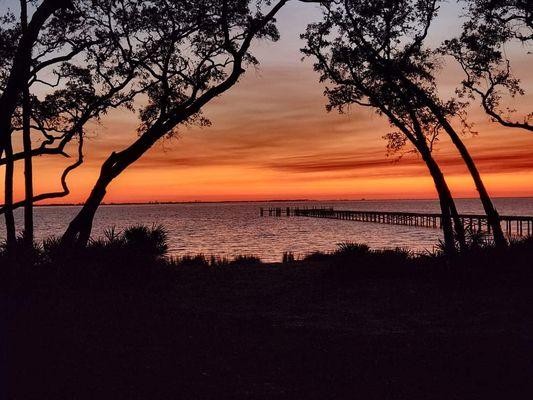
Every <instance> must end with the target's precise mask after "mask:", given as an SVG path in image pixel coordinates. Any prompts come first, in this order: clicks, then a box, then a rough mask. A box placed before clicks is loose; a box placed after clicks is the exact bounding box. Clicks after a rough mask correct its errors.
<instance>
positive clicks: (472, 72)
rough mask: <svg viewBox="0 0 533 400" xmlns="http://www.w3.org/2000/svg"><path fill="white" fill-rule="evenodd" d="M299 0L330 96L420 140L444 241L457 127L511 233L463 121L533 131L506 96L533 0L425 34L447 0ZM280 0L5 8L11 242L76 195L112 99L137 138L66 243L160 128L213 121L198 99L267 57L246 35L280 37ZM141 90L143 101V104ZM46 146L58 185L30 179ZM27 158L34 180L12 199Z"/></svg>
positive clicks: (461, 151)
mask: <svg viewBox="0 0 533 400" xmlns="http://www.w3.org/2000/svg"><path fill="white" fill-rule="evenodd" d="M294 1H296V0H294ZM300 2H302V3H319V4H320V8H321V9H322V12H323V16H322V20H321V21H320V22H318V23H313V24H310V25H309V26H308V28H307V31H306V32H303V33H302V38H303V39H304V40H305V42H306V45H305V47H304V48H303V49H302V52H303V54H304V55H305V56H307V57H310V58H312V59H314V60H315V69H316V71H317V72H318V73H319V74H320V79H321V80H322V81H323V82H326V84H327V85H328V89H327V90H326V96H327V98H328V100H329V104H328V110H333V109H338V110H339V111H341V112H342V111H343V110H345V109H346V108H347V107H349V106H351V105H357V106H361V107H370V108H372V109H374V110H375V111H376V112H377V113H378V114H379V115H382V116H383V117H385V118H387V119H388V120H389V122H390V124H391V127H393V128H394V131H393V132H391V133H389V134H387V135H386V139H387V140H388V146H387V148H388V150H389V151H390V152H402V151H407V150H406V149H405V147H406V146H409V149H411V150H415V151H416V152H418V153H419V154H420V156H421V158H422V160H423V161H424V163H425V164H426V166H427V168H428V172H429V174H430V175H431V177H432V179H433V182H434V184H435V189H436V192H437V194H438V197H439V200H440V207H441V212H442V215H443V229H444V242H445V252H446V253H447V254H448V255H451V254H453V253H456V252H457V251H460V250H463V249H465V248H466V247H467V245H468V244H467V240H466V238H465V232H464V227H463V226H462V224H461V221H460V220H459V218H458V211H457V207H456V205H455V201H454V199H453V196H452V193H451V191H450V188H449V186H448V183H447V181H446V177H445V176H444V174H443V172H442V170H441V168H440V166H439V164H438V162H437V161H436V159H435V158H434V157H433V149H434V146H435V145H436V144H437V142H438V140H439V136H441V135H446V136H448V137H449V138H450V140H451V141H452V143H453V144H454V146H455V147H456V149H457V154H458V157H460V158H461V159H462V160H463V161H464V163H465V166H466V167H467V169H468V171H469V172H470V174H471V176H472V180H473V183H474V186H475V188H476V189H477V191H478V193H479V197H480V200H481V202H482V204H483V208H484V210H485V213H486V215H487V218H488V221H489V223H490V225H491V228H492V233H493V240H494V243H495V245H496V246H497V247H500V248H505V247H506V246H507V244H508V243H507V238H506V237H505V236H504V234H503V232H502V229H501V226H500V220H499V215H498V211H497V210H496V208H495V206H494V204H493V203H492V201H491V198H490V196H489V193H488V190H487V189H486V187H485V185H484V183H483V179H482V177H481V174H480V172H479V170H478V168H477V166H476V163H475V160H474V159H473V158H472V156H471V155H470V152H469V150H468V148H467V147H466V146H465V144H464V143H463V141H462V139H461V133H462V132H463V131H464V130H468V128H469V127H470V124H469V122H468V114H467V111H468V106H469V105H470V104H476V103H477V104H479V105H480V106H481V107H482V108H483V109H484V110H485V112H486V113H487V115H488V116H490V118H491V119H492V120H493V121H494V122H495V123H499V124H501V125H502V126H504V127H509V128H519V129H520V130H525V131H531V124H530V117H531V115H524V116H519V115H515V114H513V113H510V112H508V110H504V109H503V108H504V105H505V100H506V98H508V97H516V96H521V95H523V94H524V90H523V89H522V88H521V86H520V81H519V80H518V79H517V78H516V77H514V76H513V74H512V68H511V62H510V60H508V59H507V56H506V52H505V51H504V49H505V47H506V46H508V45H513V44H514V43H520V44H521V45H524V46H526V45H529V44H531V40H532V38H533V36H532V24H531V21H532V16H531V15H532V12H531V6H530V5H529V2H523V1H498V2H493V1H484V0H483V1H481V0H479V1H478V0H469V1H466V2H458V6H459V7H462V9H463V14H464V24H463V27H462V31H461V32H459V33H458V34H457V37H450V38H449V39H448V40H446V41H445V42H443V43H442V44H440V45H438V46H434V45H432V43H430V40H429V39H428V38H429V36H430V31H431V28H432V26H433V25H434V23H435V21H437V20H438V18H439V8H440V5H441V3H442V2H441V1H439V0H398V1H389V0H380V1H355V0H353V1H352V0H344V1H340V0H337V1H318V0H317V1H313V0H300ZM287 3H289V0H278V1H272V0H259V1H250V0H239V1H226V0H202V1H194V2H183V1H177V0H152V1H136V0H131V1H126V2H113V1H108V0H92V1H83V0H72V1H68V0H65V1H61V0H43V1H27V0H20V7H19V8H18V9H13V10H9V11H6V12H5V13H4V15H2V17H1V18H2V26H1V28H0V56H1V60H2V61H1V66H0V91H1V96H0V165H2V166H3V167H4V175H5V179H4V204H3V206H2V208H1V212H2V213H3V214H4V218H5V225H6V235H5V237H6V249H7V250H8V252H11V253H13V255H14V256H15V258H16V255H15V253H16V252H20V251H22V252H24V251H26V252H27V251H29V249H30V248H31V247H32V246H33V242H34V237H33V227H34V226H33V225H34V220H33V206H34V204H36V203H39V202H42V201H45V200H48V199H53V198H61V197H65V196H67V195H69V194H70V189H69V186H68V177H69V174H70V173H71V172H72V171H73V170H75V169H76V168H78V167H80V166H81V165H82V164H83V160H84V138H85V135H86V133H87V132H86V131H87V129H88V124H89V123H91V122H94V121H98V120H99V119H100V118H101V117H102V116H104V115H105V114H106V113H109V112H112V110H114V109H117V108H126V109H129V110H131V111H132V112H133V111H136V110H138V119H139V125H138V136H137V138H136V139H135V140H133V141H132V142H131V143H130V144H129V145H128V146H127V147H125V148H124V149H122V150H120V151H118V152H113V153H111V154H109V156H108V157H107V158H106V159H105V161H104V162H103V163H102V165H101V169H100V173H99V176H98V178H97V180H96V182H95V183H94V185H93V188H92V191H91V193H90V195H89V196H88V197H87V199H86V201H85V202H84V204H83V206H82V208H81V210H80V211H79V213H78V214H77V215H76V216H75V218H74V219H73V220H72V221H70V223H69V224H68V228H67V229H66V231H65V232H64V234H63V236H62V237H61V238H60V241H59V245H60V246H62V248H63V249H72V248H83V247H85V246H87V244H88V243H89V240H90V237H91V230H92V223H93V218H94V215H95V213H96V211H97V210H98V207H99V206H100V205H101V204H102V203H103V201H104V199H105V196H106V191H107V189H108V187H109V186H110V185H111V184H112V183H113V181H114V180H115V179H116V178H117V177H118V176H120V175H121V174H122V173H123V172H124V171H125V170H126V169H127V168H128V167H130V166H131V165H132V164H134V163H135V162H136V161H137V160H139V159H140V158H141V157H142V156H143V155H144V154H145V153H146V152H147V151H148V150H149V149H150V148H151V147H152V146H153V145H154V144H155V143H157V142H158V141H160V140H162V139H164V138H165V137H169V136H174V135H175V134H176V133H177V131H178V130H179V129H180V128H181V127H184V126H188V125H200V126H207V125H209V124H210V121H209V120H207V118H206V117H205V116H204V115H203V114H202V110H203V108H204V107H205V106H206V105H208V104H209V102H211V101H212V100H213V99H215V98H217V97H218V96H220V95H222V94H224V93H225V92H227V91H228V90H230V89H231V88H232V87H233V86H235V85H236V84H237V83H238V81H239V79H240V78H241V76H242V75H243V74H244V73H245V72H246V69H247V68H250V67H253V66H256V65H258V63H259V61H258V60H257V59H256V58H255V57H254V55H253V52H252V48H253V43H254V41H256V40H270V41H276V40H278V38H279V34H278V30H277V28H276V19H275V17H276V15H277V14H278V13H279V12H280V10H282V9H283V8H284V7H285V6H286V4H287ZM306 6H309V5H306V4H302V5H301V7H306ZM314 6H315V7H316V6H317V5H316V4H315V5H314ZM447 62H450V63H451V62H453V63H457V64H458V65H459V66H460V67H461V69H462V71H463V72H464V77H462V78H461V79H462V80H461V81H459V82H457V92H456V95H455V97H453V98H449V99H447V98H443V97H442V95H441V94H440V93H439V90H438V84H437V79H438V74H439V72H440V71H441V70H442V66H443V65H444V64H445V63H447ZM140 98H142V99H147V101H144V102H143V104H145V105H144V106H142V107H141V108H140V110H139V101H138V100H139V99H140ZM517 133H518V132H517ZM53 156H56V157H70V158H72V163H71V164H70V165H68V166H67V167H66V168H65V169H64V171H63V172H62V174H61V175H60V177H59V181H60V184H61V190H60V191H55V192H48V193H34V190H33V187H34V179H36V178H35V177H36V176H38V171H34V168H33V160H34V158H35V157H53ZM19 162H20V163H22V165H23V170H24V189H25V192H24V193H25V195H24V198H22V199H15V198H14V195H13V187H14V184H15V182H14V179H15V178H14V167H15V164H16V163H19ZM34 172H35V173H34ZM17 208H24V230H23V232H16V229H15V222H14V217H13V211H14V210H15V209H17ZM18 236H20V237H21V239H19V238H18ZM20 241H22V243H23V246H20V243H19V242H20Z"/></svg>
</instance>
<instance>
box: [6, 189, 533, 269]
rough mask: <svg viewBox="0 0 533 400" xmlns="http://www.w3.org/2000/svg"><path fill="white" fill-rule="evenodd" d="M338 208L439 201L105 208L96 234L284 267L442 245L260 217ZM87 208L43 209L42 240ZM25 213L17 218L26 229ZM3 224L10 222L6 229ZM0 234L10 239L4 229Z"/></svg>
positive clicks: (530, 210) (350, 225)
mask: <svg viewBox="0 0 533 400" xmlns="http://www.w3.org/2000/svg"><path fill="white" fill-rule="evenodd" d="M494 202H495V204H496V206H497V208H498V210H499V211H500V213H501V214H502V215H533V198H507V199H503V198H502V199H494ZM457 204H458V207H459V210H460V212H461V213H472V214H475V213H478V214H479V213H482V207H481V205H480V203H479V201H476V200H457ZM305 206H307V207H334V208H335V209H345V210H371V211H380V210H382V211H411V212H439V206H438V203H437V202H436V201H433V200H394V201H391V200H386V201H333V202H276V203H211V204H201V203H197V204H168V205H155V204H154V205H124V206H102V207H101V208H100V209H99V211H98V214H97V216H96V219H95V224H94V230H93V233H94V235H95V236H101V235H102V234H103V233H104V230H105V229H107V228H110V227H112V226H115V227H116V228H117V229H119V230H120V229H123V228H125V227H127V226H130V225H134V224H146V225H151V224H161V225H163V226H165V228H166V229H167V230H168V233H169V245H170V253H171V254H173V255H183V254H199V253H202V254H206V255H211V254H214V255H219V256H228V257H232V256H235V255H238V254H247V255H256V256H259V257H260V258H261V259H263V260H265V261H279V260H281V256H282V254H283V252H285V251H291V252H293V253H294V254H295V255H297V256H301V255H305V254H307V253H310V252H312V251H317V250H320V251H330V250H333V249H335V247H336V244H337V243H341V242H346V241H352V242H362V243H367V244H369V245H370V246H371V247H373V248H394V247H404V248H409V249H412V250H414V251H424V250H432V249H433V248H434V246H435V245H436V243H437V242H438V240H439V239H440V238H441V231H440V230H438V229H429V228H416V227H408V226H397V225H382V224H375V223H364V222H355V221H341V220H328V219H315V218H303V217H291V218H287V217H281V218H276V217H260V216H259V208H260V207H266V208H268V207H305ZM78 210H79V207H67V206H61V207H40V208H37V209H36V215H35V225H36V237H37V238H38V239H42V238H44V237H48V236H54V235H60V234H61V233H62V232H63V231H64V229H65V227H66V225H67V223H68V221H69V220H70V219H71V218H72V217H73V216H74V215H75V213H76V212H77V211H78ZM21 215H22V212H21V210H17V214H16V218H17V222H18V224H19V225H20V223H21V219H22V218H21ZM2 224H3V221H2ZM0 229H2V230H1V231H0V232H1V233H0V234H2V235H3V234H4V230H3V226H0Z"/></svg>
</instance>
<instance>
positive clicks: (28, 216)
mask: <svg viewBox="0 0 533 400" xmlns="http://www.w3.org/2000/svg"><path fill="white" fill-rule="evenodd" d="M20 7H21V18H20V20H21V27H22V32H25V31H26V29H27V25H28V13H27V12H28V11H27V0H20ZM30 57H31V51H30ZM27 73H28V74H29V73H30V71H29V68H28V71H27ZM30 116H31V106H30V91H29V88H28V85H26V87H25V88H24V90H23V91H22V141H23V147H24V189H25V203H24V242H25V244H26V245H27V246H33V165H32V154H31V150H32V148H31V130H30Z"/></svg>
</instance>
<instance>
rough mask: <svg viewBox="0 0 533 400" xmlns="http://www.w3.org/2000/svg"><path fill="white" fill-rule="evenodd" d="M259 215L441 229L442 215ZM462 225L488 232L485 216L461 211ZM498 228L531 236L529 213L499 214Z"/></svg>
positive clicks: (289, 211)
mask: <svg viewBox="0 0 533 400" xmlns="http://www.w3.org/2000/svg"><path fill="white" fill-rule="evenodd" d="M260 215H261V216H273V217H281V216H287V217H291V216H294V217H310V218H328V219H339V220H346V221H360V222H373V223H380V224H389V225H407V226H416V227H425V228H436V229H438V228H441V227H442V215H441V214H437V213H414V212H396V211H366V210H357V211H355V210H335V209H333V208H298V207H284V208H281V207H271V208H261V209H260ZM459 218H460V219H461V221H462V223H463V226H464V227H465V229H467V230H468V231H470V232H486V233H491V227H490V225H489V224H488V221H487V216H486V215H476V214H461V215H459ZM500 219H501V223H502V227H503V228H504V231H505V232H506V233H507V235H509V236H531V235H533V216H518V215H502V216H500Z"/></svg>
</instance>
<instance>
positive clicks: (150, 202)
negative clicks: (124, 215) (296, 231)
mask: <svg viewBox="0 0 533 400" xmlns="http://www.w3.org/2000/svg"><path fill="white" fill-rule="evenodd" d="M491 198H493V199H533V196H491ZM476 199H477V200H479V198H478V197H456V198H455V200H476ZM432 200H433V201H437V200H438V199H437V198H435V197H424V198H364V197H362V198H357V199H271V200H261V199H258V200H188V201H157V200H152V201H140V202H104V203H102V204H101V205H102V206H136V205H139V206H141V205H171V204H224V203H226V204H227V203H288V202H295V203H296V202H322V203H324V202H342V201H432ZM83 204H84V203H48V204H35V207H76V206H82V205H83Z"/></svg>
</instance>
